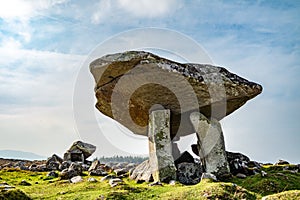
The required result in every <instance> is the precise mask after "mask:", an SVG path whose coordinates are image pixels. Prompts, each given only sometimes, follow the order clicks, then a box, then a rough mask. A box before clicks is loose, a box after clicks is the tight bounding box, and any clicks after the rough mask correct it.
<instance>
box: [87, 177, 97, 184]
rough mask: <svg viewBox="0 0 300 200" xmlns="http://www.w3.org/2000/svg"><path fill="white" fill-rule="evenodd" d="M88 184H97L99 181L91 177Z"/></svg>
mask: <svg viewBox="0 0 300 200" xmlns="http://www.w3.org/2000/svg"><path fill="white" fill-rule="evenodd" d="M88 182H91V183H95V182H97V180H96V179H95V178H93V177H90V178H89V179H88Z"/></svg>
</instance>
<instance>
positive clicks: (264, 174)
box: [260, 170, 268, 177]
mask: <svg viewBox="0 0 300 200" xmlns="http://www.w3.org/2000/svg"><path fill="white" fill-rule="evenodd" d="M260 174H261V176H262V177H266V176H267V175H268V174H267V172H265V171H263V170H261V171H260Z"/></svg>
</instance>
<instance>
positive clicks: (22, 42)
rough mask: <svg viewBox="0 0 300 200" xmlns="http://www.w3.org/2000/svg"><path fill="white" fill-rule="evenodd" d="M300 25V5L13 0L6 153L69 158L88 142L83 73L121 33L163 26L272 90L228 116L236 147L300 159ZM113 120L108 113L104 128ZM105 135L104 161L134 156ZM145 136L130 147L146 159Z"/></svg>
mask: <svg viewBox="0 0 300 200" xmlns="http://www.w3.org/2000/svg"><path fill="white" fill-rule="evenodd" d="M16 5H18V6H16ZM299 19H300V1H200V0H196V1H184V0H164V1H159V0H116V1H109V0H93V1H89V2H88V3H87V2H86V1H83V0H82V1H80V0H78V1H70V0H37V1H26V0H23V1H21V0H10V1H6V2H5V3H2V5H1V7H0V130H1V141H0V149H15V150H24V151H31V152H34V153H38V154H42V155H45V156H49V155H50V154H52V153H54V152H55V153H58V154H60V155H61V154H62V153H63V152H64V150H65V149H66V148H68V147H69V145H70V144H71V143H72V142H73V141H74V140H77V139H79V138H80V137H82V135H85V136H86V134H87V133H80V130H78V127H77V124H76V122H75V120H74V116H73V115H74V114H73V91H74V87H75V85H76V82H78V79H77V75H78V73H79V72H80V70H81V69H82V67H86V69H88V66H83V63H84V62H85V61H86V59H87V58H88V56H89V54H90V53H91V52H92V50H93V49H95V47H96V46H97V45H99V44H100V43H102V42H104V41H105V40H107V39H108V38H111V37H112V36H114V35H116V34H120V33H122V32H123V31H128V30H132V29H136V28H147V27H156V28H164V29H170V30H174V31H178V32H179V33H182V34H184V35H186V36H188V37H190V38H192V39H193V40H195V41H196V42H198V43H199V44H200V45H201V46H202V47H203V48H204V49H205V51H206V52H207V53H208V54H209V56H210V57H211V59H212V60H213V62H214V63H215V64H217V65H221V66H224V67H226V68H227V69H229V70H230V71H232V72H235V73H237V74H239V75H241V76H243V77H245V78H247V79H249V80H252V81H255V82H258V83H260V84H262V85H263V87H264V91H263V93H262V94H261V95H260V96H258V97H257V98H255V99H253V100H252V101H250V102H248V103H247V104H246V105H245V106H244V107H242V108H241V109H239V110H238V111H236V112H235V113H233V114H232V115H230V116H228V117H226V118H225V119H224V120H222V122H221V123H222V125H223V130H224V134H225V139H226V146H227V149H228V150H231V151H238V152H242V153H245V154H246V155H248V156H250V158H252V159H254V160H259V161H270V162H275V161H276V160H277V159H280V158H283V159H287V160H289V161H291V162H298V163H299V162H300V160H299V154H300V148H299V143H300V135H299V128H300V125H299V122H298V120H299V119H300V114H299V113H300V104H299V102H300V92H299V89H298V88H299V85H300V84H299V78H298V77H299V75H300V68H299V63H300V47H299V44H300V41H299V40H300V37H299V36H300V24H299V22H298V21H299ZM90 78H91V82H92V77H90ZM91 87H93V86H91ZM92 89H93V88H91V90H92ZM91 98H93V97H91ZM92 100H93V101H94V99H92ZM92 104H94V102H92ZM91 106H93V105H91ZM96 115H99V114H97V112H96ZM86 120H87V123H86V132H90V131H92V130H93V129H90V128H88V126H89V123H88V119H86ZM101 124H102V125H101ZM113 124H114V123H113V122H112V121H110V120H108V119H107V118H103V117H101V116H100V121H99V125H101V126H102V128H103V127H106V128H103V129H104V132H109V130H112V128H111V127H112V126H113ZM118 134H119V135H118ZM121 134H122V133H118V131H115V132H114V134H112V135H114V136H112V139H113V140H117V138H119V137H120V135H121ZM98 137H99V139H98V140H99V141H97V142H95V143H97V144H98V143H99V145H97V146H98V151H97V155H98V156H101V155H113V154H125V152H123V151H122V150H124V149H122V148H123V147H121V149H118V148H116V147H115V146H116V145H112V144H110V143H111V142H109V141H108V140H109V139H107V138H105V137H103V136H101V134H100V133H99V134H98ZM128 137H129V136H128ZM136 140H139V141H138V142H136V146H135V145H128V146H133V147H132V148H129V149H127V150H126V151H130V153H135V154H139V153H141V154H144V153H145V152H146V150H147V142H146V140H143V139H140V138H139V139H136V138H133V139H132V141H131V142H133V143H135V141H136ZM90 142H92V143H93V141H90ZM128 143H129V144H130V141H128ZM120 145H121V144H120ZM117 146H118V145H117Z"/></svg>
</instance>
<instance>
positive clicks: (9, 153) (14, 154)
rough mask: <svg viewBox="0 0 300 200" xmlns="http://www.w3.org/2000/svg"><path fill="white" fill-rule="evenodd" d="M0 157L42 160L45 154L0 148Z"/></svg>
mask: <svg viewBox="0 0 300 200" xmlns="http://www.w3.org/2000/svg"><path fill="white" fill-rule="evenodd" d="M0 158H11V159H22V160H44V159H46V157H45V156H41V155H38V154H35V153H31V152H25V151H16V150H0Z"/></svg>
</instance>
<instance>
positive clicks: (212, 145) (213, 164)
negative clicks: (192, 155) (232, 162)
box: [190, 112, 230, 177]
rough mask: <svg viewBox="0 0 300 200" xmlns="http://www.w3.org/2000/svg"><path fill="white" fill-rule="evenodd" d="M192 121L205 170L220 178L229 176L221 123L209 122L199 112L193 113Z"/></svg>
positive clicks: (212, 120)
mask: <svg viewBox="0 0 300 200" xmlns="http://www.w3.org/2000/svg"><path fill="white" fill-rule="evenodd" d="M190 119H191V122H192V124H193V126H194V128H195V131H196V133H197V137H198V150H199V156H200V159H201V162H202V164H203V166H204V170H205V171H206V172H208V173H212V174H215V175H216V176H219V177H220V176H222V175H225V174H229V173H230V170H229V165H228V162H227V158H226V151H225V142H224V136H223V132H222V128H221V124H220V122H218V121H217V120H216V119H211V120H209V119H207V118H206V117H205V116H204V115H203V114H201V113H199V112H194V113H192V114H191V115H190Z"/></svg>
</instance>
